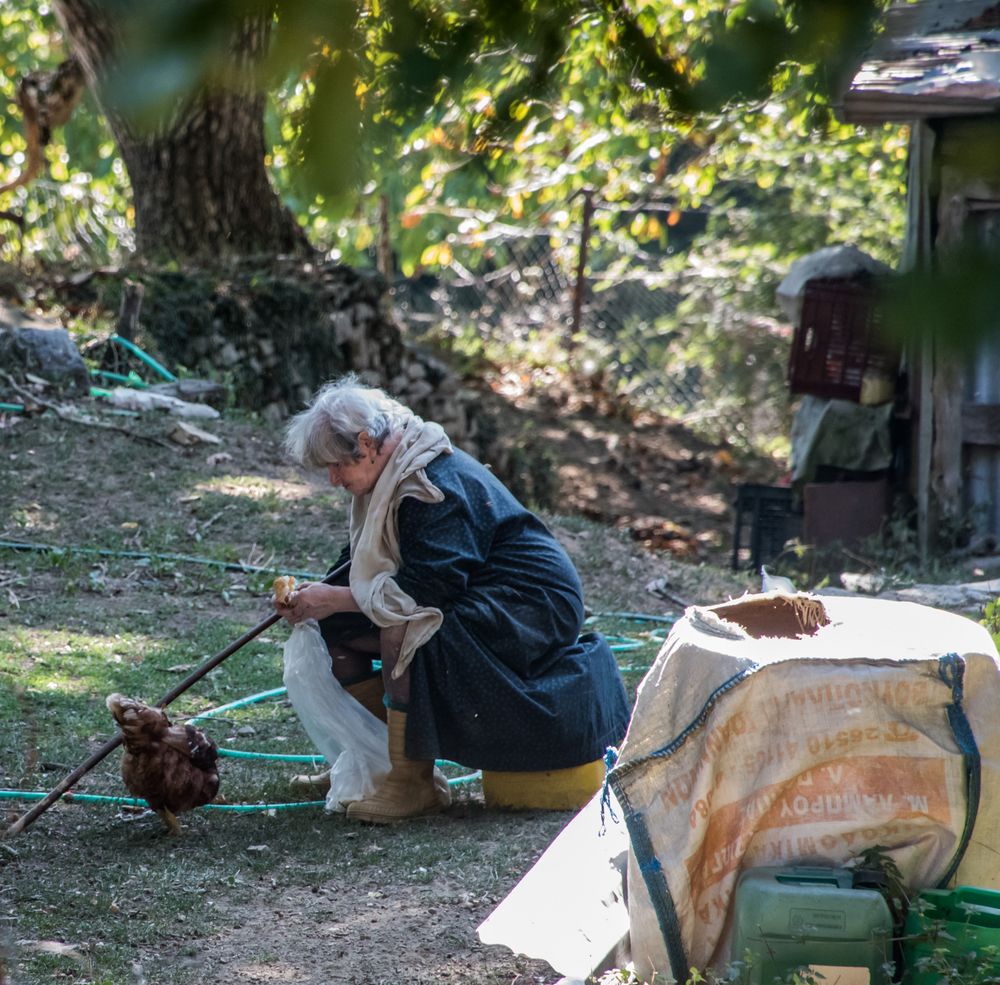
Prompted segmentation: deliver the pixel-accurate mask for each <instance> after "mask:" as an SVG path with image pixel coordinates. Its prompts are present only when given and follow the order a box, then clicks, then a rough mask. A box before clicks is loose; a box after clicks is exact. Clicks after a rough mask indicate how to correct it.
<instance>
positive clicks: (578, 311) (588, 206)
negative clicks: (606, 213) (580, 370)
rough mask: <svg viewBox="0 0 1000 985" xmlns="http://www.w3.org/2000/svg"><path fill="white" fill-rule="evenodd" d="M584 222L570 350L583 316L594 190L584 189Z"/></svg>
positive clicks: (571, 323)
mask: <svg viewBox="0 0 1000 985" xmlns="http://www.w3.org/2000/svg"><path fill="white" fill-rule="evenodd" d="M582 194H583V221H582V222H581V224H580V250H579V258H578V260H577V265H576V284H575V285H574V286H573V317H572V320H571V321H570V335H569V339H567V343H568V348H570V349H572V348H573V347H574V345H575V341H574V340H575V337H576V334H577V333H578V332H579V331H580V318H581V315H582V314H583V293H584V290H585V287H586V279H585V271H586V269H587V244H588V242H589V241H590V220H591V219H592V218H593V215H594V189H593V188H584V189H583V192H582Z"/></svg>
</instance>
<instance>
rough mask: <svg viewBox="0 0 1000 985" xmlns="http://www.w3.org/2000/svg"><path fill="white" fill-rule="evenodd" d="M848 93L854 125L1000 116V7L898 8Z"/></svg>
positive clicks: (942, 2)
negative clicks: (992, 114)
mask: <svg viewBox="0 0 1000 985" xmlns="http://www.w3.org/2000/svg"><path fill="white" fill-rule="evenodd" d="M884 24H885V28H884V30H883V32H882V34H880V35H879V37H878V38H877V40H876V41H875V43H874V44H873V46H872V49H871V51H870V53H869V56H868V58H867V59H866V60H865V62H864V63H863V64H862V66H861V68H860V69H859V71H858V73H857V74H856V75H855V76H854V79H853V80H852V82H851V85H850V87H849V88H848V90H847V92H846V93H845V94H844V97H843V100H842V103H841V107H840V115H841V116H842V117H843V118H844V119H845V120H847V121H848V122H851V123H883V122H888V121H892V122H905V121H907V120H913V119H917V118H920V117H929V116H966V115H972V114H979V113H996V112H998V111H1000V3H998V2H997V0H989V2H984V0H950V2H949V0H921V2H918V3H905V4H897V5H894V6H893V7H890V9H889V10H888V11H887V13H886V17H885V21H884Z"/></svg>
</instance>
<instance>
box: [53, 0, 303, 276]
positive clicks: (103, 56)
mask: <svg viewBox="0 0 1000 985" xmlns="http://www.w3.org/2000/svg"><path fill="white" fill-rule="evenodd" d="M56 11H57V13H58V15H59V18H60V20H61V22H62V24H63V26H64V28H65V31H66V36H67V39H68V41H69V43H70V45H71V47H72V49H73V52H74V54H75V55H76V57H77V58H78V59H79V60H80V62H81V63H82V64H83V66H84V70H85V72H86V74H87V77H88V80H89V82H90V84H91V86H92V88H93V90H94V92H95V93H96V94H97V97H98V99H99V101H100V102H101V106H102V109H103V110H104V111H105V113H106V115H107V118H108V121H109V123H110V126H111V130H112V133H113V134H114V136H115V139H116V140H117V142H118V147H119V150H120V151H121V154H122V158H123V160H124V163H125V167H126V168H127V169H128V174H129V179H130V181H131V184H132V193H133V198H134V206H135V231H136V245H137V248H138V251H139V254H140V255H141V256H143V257H145V258H148V259H158V260H163V259H168V258H177V259H184V260H198V259H202V260H204V259H218V258H221V257H246V256H254V255H258V254H272V255H273V254H276V253H283V254H288V253H304V252H307V251H308V249H309V244H308V241H307V239H306V237H305V233H304V232H303V230H302V228H301V227H300V226H299V225H298V223H297V222H296V221H295V218H294V216H292V214H291V213H290V212H289V211H288V209H287V208H285V206H284V204H283V203H282V202H281V200H280V199H279V197H278V195H277V193H276V192H275V190H274V188H273V187H272V185H271V182H270V180H269V178H268V175H267V170H266V168H265V166H264V155H265V145H264V94H263V93H262V92H260V91H259V88H258V87H257V85H256V84H255V81H254V73H253V71H252V68H253V66H254V65H255V64H256V63H257V62H258V61H259V59H260V58H261V57H262V56H263V54H264V53H265V51H266V49H267V42H268V37H269V33H270V18H269V16H267V15H266V14H261V15H259V16H257V17H248V18H247V19H246V21H245V22H244V24H243V26H242V29H241V30H240V31H239V34H238V36H237V37H236V38H235V39H234V42H233V45H232V48H231V50H232V52H233V69H234V70H233V71H232V72H231V73H230V75H229V78H230V79H231V80H235V81H230V82H229V83H228V85H227V87H226V88H221V87H220V88H215V89H212V90H210V91H203V92H200V93H199V94H198V95H196V96H195V97H193V98H192V99H191V100H190V101H189V102H187V103H186V104H185V105H184V106H181V107H177V110H176V111H175V112H174V113H172V114H171V115H170V118H169V120H168V121H165V122H164V123H163V124H162V125H161V126H160V127H159V128H158V129H157V130H156V131H155V132H146V131H143V132H139V131H137V130H135V129H134V128H133V127H132V126H131V125H130V124H129V122H128V121H127V120H126V119H125V118H124V117H122V116H121V115H120V114H119V113H117V112H116V111H115V109H114V107H113V105H111V103H110V102H109V101H108V100H106V99H104V98H102V89H101V85H102V82H103V80H104V78H105V76H106V74H107V70H108V68H109V66H110V65H111V64H112V63H113V60H114V58H115V53H116V51H117V50H118V37H117V35H116V32H115V29H114V26H113V24H112V23H111V21H110V20H109V19H108V17H107V16H106V14H105V13H104V11H103V10H102V9H101V7H100V5H99V4H96V3H94V2H93V0H57V3H56Z"/></svg>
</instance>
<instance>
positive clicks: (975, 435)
mask: <svg viewBox="0 0 1000 985" xmlns="http://www.w3.org/2000/svg"><path fill="white" fill-rule="evenodd" d="M962 444H963V445H987V446H988V447H990V448H998V447H1000V404H963V405H962Z"/></svg>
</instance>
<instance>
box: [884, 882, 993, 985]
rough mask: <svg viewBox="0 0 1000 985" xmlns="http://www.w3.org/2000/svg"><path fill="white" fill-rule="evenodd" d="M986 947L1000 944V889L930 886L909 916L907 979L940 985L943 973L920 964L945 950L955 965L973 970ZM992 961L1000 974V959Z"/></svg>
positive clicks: (907, 981)
mask: <svg viewBox="0 0 1000 985" xmlns="http://www.w3.org/2000/svg"><path fill="white" fill-rule="evenodd" d="M986 946H994V947H997V948H1000V892H997V891H995V890H993V889H978V888H977V887H975V886H959V887H958V888H957V889H925V890H924V891H923V892H922V893H920V894H918V896H917V898H916V899H915V900H914V901H913V902H912V903H911V904H910V909H909V911H908V912H907V915H906V929H905V933H904V936H903V982H904V983H905V985H936V983H937V982H938V980H939V979H940V978H941V974H940V972H937V971H935V970H934V969H933V968H931V967H927V966H925V967H923V968H921V967H920V964H919V962H920V959H921V958H930V957H931V956H932V955H933V953H934V951H935V950H942V949H943V950H944V951H946V952H947V960H948V963H949V964H950V965H953V966H955V967H958V968H961V969H963V970H964V971H965V972H966V973H967V972H969V971H971V970H972V966H973V965H975V964H977V963H982V962H983V957H982V948H984V947H986ZM991 964H992V973H993V974H996V975H1000V961H996V962H991Z"/></svg>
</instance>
